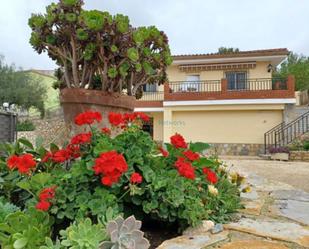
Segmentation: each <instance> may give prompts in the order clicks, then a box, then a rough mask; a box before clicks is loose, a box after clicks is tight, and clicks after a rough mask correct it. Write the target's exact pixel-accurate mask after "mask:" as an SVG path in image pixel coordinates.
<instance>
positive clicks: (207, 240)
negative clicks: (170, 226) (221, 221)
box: [157, 231, 228, 249]
mask: <svg viewBox="0 0 309 249" xmlns="http://www.w3.org/2000/svg"><path fill="white" fill-rule="evenodd" d="M227 238H228V232H226V231H224V232H221V233H219V234H214V235H211V234H209V233H203V234H195V235H193V236H188V235H183V236H179V237H176V238H174V239H171V240H167V241H165V242H163V243H162V244H161V245H160V246H159V247H157V249H202V248H205V247H207V246H211V245H213V244H216V243H218V242H220V241H223V240H226V239H227Z"/></svg>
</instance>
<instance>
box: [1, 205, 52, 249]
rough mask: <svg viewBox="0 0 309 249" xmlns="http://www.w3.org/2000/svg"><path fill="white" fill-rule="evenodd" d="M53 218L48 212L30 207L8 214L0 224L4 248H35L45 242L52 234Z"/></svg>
mask: <svg viewBox="0 0 309 249" xmlns="http://www.w3.org/2000/svg"><path fill="white" fill-rule="evenodd" d="M52 224H53V219H52V218H51V217H49V215H48V214H47V213H43V212H41V211H37V210H36V209H34V208H30V209H29V210H27V211H25V212H21V211H18V212H16V213H13V214H10V215H8V216H7V217H6V218H5V220H4V222H3V223H1V224H0V242H1V246H2V247H3V248H15V249H22V248H24V249H33V248H39V246H41V245H43V244H44V242H45V241H44V238H45V237H47V236H48V237H49V236H50V234H51V226H52Z"/></svg>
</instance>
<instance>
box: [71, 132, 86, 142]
mask: <svg viewBox="0 0 309 249" xmlns="http://www.w3.org/2000/svg"><path fill="white" fill-rule="evenodd" d="M90 142H91V132H89V133H81V134H78V135H76V136H74V137H73V138H72V139H71V144H85V143H90Z"/></svg>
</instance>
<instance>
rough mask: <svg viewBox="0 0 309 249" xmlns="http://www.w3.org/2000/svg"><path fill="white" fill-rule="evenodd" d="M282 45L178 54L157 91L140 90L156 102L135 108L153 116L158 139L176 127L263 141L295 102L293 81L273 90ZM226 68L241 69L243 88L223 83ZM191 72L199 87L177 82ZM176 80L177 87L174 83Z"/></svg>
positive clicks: (225, 140)
mask: <svg viewBox="0 0 309 249" xmlns="http://www.w3.org/2000/svg"><path fill="white" fill-rule="evenodd" d="M286 51H287V50H280V49H279V52H278V51H277V50H273V51H266V52H264V51H262V52H260V51H258V52H254V53H252V52H248V53H246V52H244V54H248V56H247V55H246V56H247V57H245V58H243V57H242V56H237V55H235V56H234V55H233V56H231V57H233V58H229V56H221V55H212V54H211V55H205V56H204V55H188V56H179V57H177V56H176V57H175V58H174V59H175V60H174V63H173V64H172V65H171V66H169V68H168V70H167V73H168V79H169V86H168V87H166V88H164V86H163V85H162V86H158V87H157V89H156V90H157V91H158V92H160V94H157V95H156V97H155V98H154V97H153V96H152V94H153V93H147V92H146V93H144V97H143V99H142V100H145V101H155V102H156V103H155V104H154V106H153V107H151V104H149V102H148V103H147V105H146V107H145V108H142V107H140V108H138V111H145V112H147V113H148V114H149V115H150V116H152V118H153V138H154V139H155V140H157V141H163V142H169V140H170V136H172V135H173V134H175V133H180V134H182V135H183V136H184V137H185V139H186V140H187V141H192V142H197V141H202V142H208V143H211V144H221V145H222V144H223V145H226V144H231V145H235V144H240V145H241V144H243V145H249V147H250V145H253V146H251V147H252V148H254V146H255V145H259V146H262V144H263V143H264V133H265V132H267V131H268V130H270V129H272V128H273V127H274V126H276V125H278V124H280V123H281V122H282V121H283V120H284V115H285V114H284V113H285V111H284V110H285V107H286V105H287V104H289V105H291V103H292V105H293V103H295V97H294V90H293V89H294V88H293V89H292V87H293V86H291V87H290V88H289V89H288V88H286V90H285V91H284V92H282V93H283V95H281V94H280V93H279V92H278V91H274V90H276V89H274V85H276V80H274V79H272V73H271V70H269V67H270V66H276V65H278V64H279V63H280V62H281V61H282V60H283V59H284V58H286V55H287V52H286ZM273 53H282V54H280V55H277V54H273ZM259 54H265V56H264V55H263V56H261V55H259ZM256 55H259V57H257V56H256ZM217 57H218V58H217ZM234 57H235V58H234ZM227 72H245V75H246V76H245V77H246V79H245V81H246V86H245V89H240V90H238V89H232V91H231V89H227V83H224V82H227V80H226V78H227V77H226V73H227ZM194 77H195V79H198V81H200V82H197V83H201V84H203V86H202V87H196V85H194V87H192V88H191V89H194V90H193V91H192V90H188V89H189V87H187V88H181V86H182V85H181V84H184V85H185V86H186V85H188V79H190V78H191V79H192V78H193V79H194ZM208 81H209V85H208ZM174 83H176V84H179V85H180V87H179V86H178V85H176V87H174V86H173V84H174ZM192 84H196V83H195V81H194V83H192ZM178 89H181V90H178ZM183 89H185V90H183ZM237 92H239V94H238V93H237ZM167 93H168V94H167ZM173 96H174V97H173ZM160 101H161V102H160ZM160 103H161V104H160Z"/></svg>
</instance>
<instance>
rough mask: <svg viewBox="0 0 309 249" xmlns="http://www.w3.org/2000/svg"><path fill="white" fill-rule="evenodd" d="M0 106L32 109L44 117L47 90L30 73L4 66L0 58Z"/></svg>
mask: <svg viewBox="0 0 309 249" xmlns="http://www.w3.org/2000/svg"><path fill="white" fill-rule="evenodd" d="M0 89H1V91H0V104H1V103H4V102H7V103H9V104H15V105H17V106H18V107H20V108H22V109H25V110H29V109H30V108H31V107H34V108H36V109H37V110H39V111H40V113H41V115H44V111H45V106H44V100H45V97H46V88H45V86H44V85H42V84H41V83H40V82H39V81H38V80H37V79H35V78H33V77H31V76H30V75H29V74H28V73H26V72H23V71H17V70H16V69H15V67H14V66H9V65H6V64H4V62H3V60H2V58H1V56H0Z"/></svg>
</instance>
